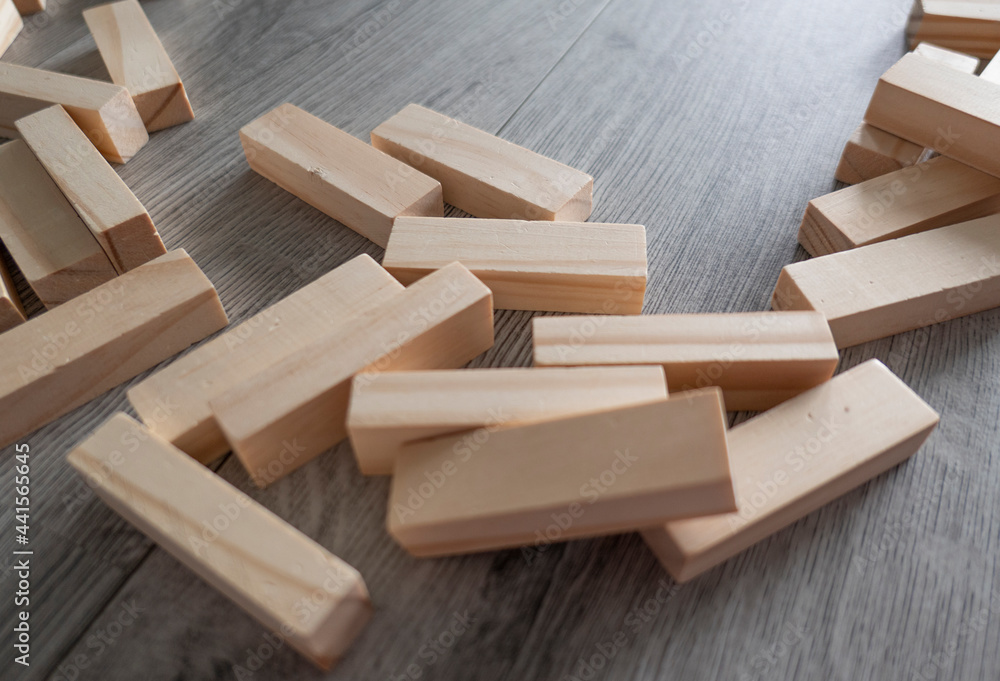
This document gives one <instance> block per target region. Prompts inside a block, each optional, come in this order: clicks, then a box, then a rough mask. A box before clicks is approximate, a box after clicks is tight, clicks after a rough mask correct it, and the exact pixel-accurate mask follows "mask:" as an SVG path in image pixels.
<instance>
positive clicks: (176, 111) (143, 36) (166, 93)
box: [83, 0, 194, 132]
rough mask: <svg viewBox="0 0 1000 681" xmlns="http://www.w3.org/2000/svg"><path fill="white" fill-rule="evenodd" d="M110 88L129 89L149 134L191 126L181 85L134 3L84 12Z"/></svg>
mask: <svg viewBox="0 0 1000 681" xmlns="http://www.w3.org/2000/svg"><path fill="white" fill-rule="evenodd" d="M83 19H84V21H86V22H87V27H88V28H89V29H90V33H91V34H92V35H93V36H94V41H95V42H96V43H97V50H98V51H99V52H100V53H101V58H102V59H103V60H104V65H105V66H106V67H107V69H108V73H109V74H111V82H113V83H115V84H117V85H121V86H123V87H125V88H127V89H128V92H129V94H130V95H131V96H132V101H133V102H135V108H136V109H137V110H138V111H139V116H140V117H141V118H142V122H143V124H144V125H145V126H146V130H147V131H148V132H154V131H156V130H162V129H164V128H169V127H170V126H173V125H179V124H181V123H187V122H188V121H190V120H194V111H193V110H192V109H191V102H189V101H188V97H187V93H186V92H185V91H184V83H182V82H181V77H180V76H179V75H178V74H177V69H175V68H174V64H173V62H171V61H170V57H169V56H168V55H167V51H166V50H165V49H163V43H161V42H160V38H159V36H157V35H156V31H154V30H153V26H152V24H150V23H149V19H148V18H146V14H145V12H143V11H142V5H140V4H139V3H138V2H137V0H120V1H119V2H109V3H107V4H105V5H98V6H97V7H91V8H90V9H88V10H86V11H84V13H83Z"/></svg>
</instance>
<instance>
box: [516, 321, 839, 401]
mask: <svg viewBox="0 0 1000 681" xmlns="http://www.w3.org/2000/svg"><path fill="white" fill-rule="evenodd" d="M532 337H533V342H534V362H535V364H536V365H537V366H607V365H642V364H659V365H661V366H662V367H663V368H664V370H665V371H666V376H667V385H668V387H669V388H670V392H671V394H677V393H679V392H683V391H688V390H697V389H701V388H705V387H708V386H717V387H719V388H721V389H722V394H723V397H724V399H725V404H726V408H727V409H728V410H730V411H761V410H764V409H769V408H771V407H773V406H774V405H776V404H778V403H780V402H782V401H784V400H787V399H788V398H790V397H793V396H795V395H797V394H799V393H801V392H803V391H805V390H808V389H809V388H812V387H813V386H815V385H818V384H819V383H822V382H823V381H826V380H828V379H829V378H830V377H831V376H832V375H833V372H834V370H835V369H836V368H837V361H838V359H839V358H838V355H837V347H836V345H835V344H834V342H833V336H832V335H831V333H830V327H829V325H828V324H827V323H826V319H825V318H824V317H823V315H822V314H819V313H817V312H806V313H801V312H799V313H794V314H789V313H787V312H777V313H775V312H748V313H740V314H664V315H642V316H639V317H536V318H535V319H534V320H533V326H532Z"/></svg>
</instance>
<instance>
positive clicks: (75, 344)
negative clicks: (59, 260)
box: [0, 250, 227, 447]
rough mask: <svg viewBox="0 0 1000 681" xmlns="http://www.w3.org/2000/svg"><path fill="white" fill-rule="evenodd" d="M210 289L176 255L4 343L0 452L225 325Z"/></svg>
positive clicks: (0, 351)
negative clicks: (1, 448)
mask: <svg viewBox="0 0 1000 681" xmlns="http://www.w3.org/2000/svg"><path fill="white" fill-rule="evenodd" d="M226 322H227V320H226V313H225V311H224V310H223V309H222V304H221V303H220V302H219V296H218V295H217V294H216V292H215V289H214V288H213V287H212V282H210V281H209V280H208V278H207V277H205V275H204V274H202V272H201V270H200V269H198V266H197V265H196V264H195V263H194V261H193V260H191V258H189V257H188V255H187V253H185V252H184V251H183V250H176V251H171V252H170V253H167V254H166V255H164V256H161V257H159V258H157V259H156V260H153V261H152V262H149V263H147V264H146V265H143V266H142V267H139V268H136V269H135V270H133V271H132V272H128V273H127V274H123V275H122V276H120V277H116V278H114V279H112V280H111V281H109V282H108V283H106V284H102V285H101V286H98V287H97V288H95V289H92V290H90V291H87V292H86V293H84V294H83V295H81V296H78V297H77V298H76V299H74V300H73V302H71V303H68V304H66V305H60V306H59V307H57V308H55V309H53V310H49V311H48V312H46V313H45V314H43V315H41V316H39V317H35V318H34V319H32V320H30V321H28V322H27V323H25V324H21V325H20V326H18V327H15V328H13V329H11V330H10V331H8V332H7V333H5V334H3V335H2V336H0V376H3V377H4V381H3V383H2V384H0V413H2V414H3V415H4V417H3V419H0V447H6V446H7V445H9V444H10V443H11V442H13V441H14V440H16V439H17V438H20V437H23V436H25V435H27V434H28V433H30V432H32V431H34V430H35V429H36V428H39V427H41V426H43V425H45V424H46V423H49V422H50V421H52V420H54V419H56V418H58V417H60V416H62V415H63V414H65V413H66V412H68V411H70V410H71V409H74V408H75V407H78V406H80V405H81V404H83V403H85V402H87V401H89V400H91V399H93V398H95V397H97V396H98V395H100V394H102V393H104V392H107V391H108V390H110V389H111V388H113V387H115V386H116V385H119V384H120V383H122V382H124V381H127V380H128V379H130V378H132V377H133V376H135V375H136V374H138V373H140V372H142V371H145V370H146V369H149V368H150V367H152V366H154V365H156V364H158V363H159V362H162V361H163V360H164V359H166V358H167V357H170V356H171V355H174V354H176V353H178V352H180V351H181V350H183V349H184V348H186V347H188V346H189V345H191V344H192V343H196V342H198V341H200V340H201V339H202V338H204V337H205V336H207V335H209V334H211V333H214V332H215V331H218V330H219V329H221V328H222V327H224V326H225V325H226Z"/></svg>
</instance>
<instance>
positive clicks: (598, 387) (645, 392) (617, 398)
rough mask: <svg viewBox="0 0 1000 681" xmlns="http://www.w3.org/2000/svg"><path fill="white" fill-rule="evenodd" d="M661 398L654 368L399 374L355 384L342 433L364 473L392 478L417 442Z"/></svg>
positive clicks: (663, 388)
mask: <svg viewBox="0 0 1000 681" xmlns="http://www.w3.org/2000/svg"><path fill="white" fill-rule="evenodd" d="M666 397H667V384H666V380H665V379H664V376H663V369H662V368H661V367H658V366H639V367H593V368H591V367H583V368H574V369H563V368H557V369H459V370H455V371H399V372H391V373H385V374H377V375H374V376H370V377H366V376H361V377H359V379H358V385H357V386H356V387H354V388H353V389H352V390H351V403H350V407H349V409H348V412H347V432H348V434H349V435H350V438H351V445H352V447H353V448H354V456H355V458H357V461H358V468H360V469H361V472H362V473H364V474H365V475H390V474H392V471H393V468H394V467H395V464H396V459H397V458H398V457H399V455H400V453H401V452H402V450H403V446H404V445H405V444H407V443H410V442H414V441H416V440H426V439H430V438H435V437H441V436H442V435H453V434H456V433H460V432H463V431H469V430H475V429H476V428H487V429H495V428H499V427H501V426H520V425H526V424H529V423H540V422H543V421H549V420H552V419H558V418H563V417H567V416H577V415H580V414H589V413H595V412H600V411H606V410H608V409H614V408H617V407H626V406H632V405H636V404H643V403H645V402H655V401H658V400H663V399H665V398H666Z"/></svg>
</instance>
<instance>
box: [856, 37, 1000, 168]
mask: <svg viewBox="0 0 1000 681" xmlns="http://www.w3.org/2000/svg"><path fill="white" fill-rule="evenodd" d="M865 122H866V123H869V124H871V125H874V126H875V127H876V128H881V129H882V130H885V131H887V132H891V133H893V134H894V135H899V136H900V137H902V138H903V139H906V140H909V141H911V142H916V143H917V144H921V145H923V146H925V147H930V148H932V149H934V150H935V151H937V152H939V153H941V154H943V155H945V156H950V157H951V158H953V159H955V160H957V161H961V162H962V163H965V164H966V165H970V166H972V167H973V168H976V169H977V170H982V171H983V172H985V173H990V174H991V175H1000V155H997V154H996V153H995V152H996V148H997V144H1000V84H997V83H993V82H990V81H988V80H982V79H981V78H977V77H976V76H973V75H970V74H967V73H961V72H958V71H956V70H955V69H953V68H950V67H948V66H945V65H944V64H941V63H939V62H936V61H933V60H931V59H927V58H925V57H921V56H920V55H918V54H908V55H906V56H904V57H903V58H902V59H900V60H899V61H898V62H897V63H896V64H895V66H893V67H892V68H890V69H889V70H888V71H886V72H885V74H884V75H883V76H882V77H881V78H880V79H879V82H878V85H877V86H876V88H875V94H874V95H872V100H871V103H870V104H869V105H868V111H867V112H866V113H865Z"/></svg>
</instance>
